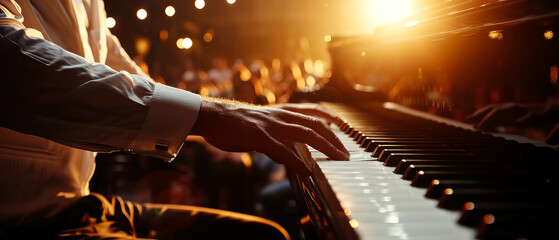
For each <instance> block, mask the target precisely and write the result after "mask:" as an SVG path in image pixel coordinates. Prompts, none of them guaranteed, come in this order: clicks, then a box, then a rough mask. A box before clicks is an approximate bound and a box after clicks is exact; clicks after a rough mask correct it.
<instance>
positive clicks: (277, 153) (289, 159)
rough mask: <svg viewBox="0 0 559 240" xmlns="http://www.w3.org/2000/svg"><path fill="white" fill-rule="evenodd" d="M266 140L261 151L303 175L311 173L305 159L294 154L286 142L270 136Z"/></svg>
mask: <svg viewBox="0 0 559 240" xmlns="http://www.w3.org/2000/svg"><path fill="white" fill-rule="evenodd" d="M268 141H269V144H266V148H265V149H264V150H263V151H262V152H263V153H265V154H266V155H267V156H268V157H270V158H271V159H273V160H274V161H276V162H279V163H283V164H285V165H287V167H289V168H290V169H292V170H293V171H295V172H297V173H298V174H301V175H303V176H310V175H311V173H312V171H311V169H310V168H309V167H308V166H307V164H306V163H305V161H303V160H302V159H301V158H299V157H298V156H297V155H296V154H295V152H294V151H293V150H292V149H291V147H288V146H287V144H284V143H281V142H280V141H278V140H276V139H274V138H273V137H272V136H269V139H268Z"/></svg>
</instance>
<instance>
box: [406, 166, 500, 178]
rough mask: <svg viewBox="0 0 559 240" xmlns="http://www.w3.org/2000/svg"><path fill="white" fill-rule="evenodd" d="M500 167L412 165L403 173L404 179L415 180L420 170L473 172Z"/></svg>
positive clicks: (493, 169)
mask: <svg viewBox="0 0 559 240" xmlns="http://www.w3.org/2000/svg"><path fill="white" fill-rule="evenodd" d="M498 168H499V166H498V165H495V164H491V165H480V164H475V165H415V164H414V165H410V166H409V167H408V169H406V171H405V172H404V174H403V175H402V179H405V180H413V178H414V177H415V175H417V173H418V172H419V171H431V170H434V171H449V170H450V171H463V172H472V171H479V170H480V169H483V170H486V171H495V170H497V169H498Z"/></svg>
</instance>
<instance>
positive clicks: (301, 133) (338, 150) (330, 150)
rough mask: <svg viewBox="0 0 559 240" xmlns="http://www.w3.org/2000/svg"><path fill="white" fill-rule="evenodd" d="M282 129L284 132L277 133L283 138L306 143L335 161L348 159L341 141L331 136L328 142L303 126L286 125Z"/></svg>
mask: <svg viewBox="0 0 559 240" xmlns="http://www.w3.org/2000/svg"><path fill="white" fill-rule="evenodd" d="M284 129H285V130H284V131H282V132H281V133H279V134H280V136H281V137H283V138H289V139H293V140H294V141H297V142H301V143H306V144H308V145H310V146H312V147H313V148H315V149H317V150H318V151H320V152H322V153H324V154H326V155H327V156H328V157H330V158H332V159H335V160H347V159H348V158H349V154H348V153H347V152H344V151H347V150H345V147H344V146H343V144H342V143H341V141H340V140H339V139H338V138H337V137H336V136H335V135H333V134H332V135H333V137H334V138H332V139H331V141H329V140H327V138H325V137H324V136H323V135H321V134H319V133H318V132H317V131H315V130H314V129H311V128H308V127H305V126H301V125H295V124H286V125H285V127H284Z"/></svg>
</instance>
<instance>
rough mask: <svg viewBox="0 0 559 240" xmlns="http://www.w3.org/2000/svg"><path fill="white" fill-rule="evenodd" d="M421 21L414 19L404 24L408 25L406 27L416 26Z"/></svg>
mask: <svg viewBox="0 0 559 240" xmlns="http://www.w3.org/2000/svg"><path fill="white" fill-rule="evenodd" d="M419 23H420V21H418V20H416V21H413V22H409V23H406V24H404V26H406V27H412V26H415V25H417V24H419Z"/></svg>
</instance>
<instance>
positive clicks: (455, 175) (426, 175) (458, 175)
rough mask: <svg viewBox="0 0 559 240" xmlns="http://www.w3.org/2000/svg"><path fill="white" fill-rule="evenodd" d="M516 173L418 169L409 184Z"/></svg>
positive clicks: (418, 185) (417, 184) (513, 174)
mask: <svg viewBox="0 0 559 240" xmlns="http://www.w3.org/2000/svg"><path fill="white" fill-rule="evenodd" d="M518 175H519V174H518V173H512V172H510V173H496V172H494V171H483V170H480V171H474V172H462V171H419V172H418V173H417V175H415V177H414V178H413V180H412V183H411V185H412V186H414V187H428V186H429V185H430V184H431V182H432V181H433V180H435V179H437V180H446V179H455V180H460V179H462V180H465V179H470V180H488V179H496V178H515V177H519V176H518Z"/></svg>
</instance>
